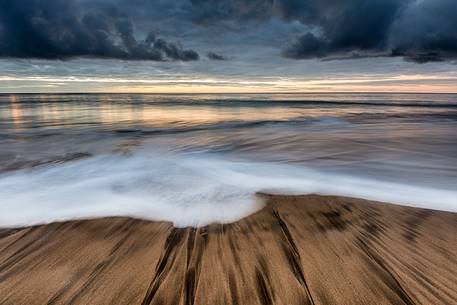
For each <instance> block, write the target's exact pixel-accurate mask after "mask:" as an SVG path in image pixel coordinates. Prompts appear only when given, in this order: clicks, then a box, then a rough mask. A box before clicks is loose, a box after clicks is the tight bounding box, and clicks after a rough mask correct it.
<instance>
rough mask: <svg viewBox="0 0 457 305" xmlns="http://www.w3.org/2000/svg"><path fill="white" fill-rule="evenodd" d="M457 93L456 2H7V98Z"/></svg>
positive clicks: (3, 15) (2, 83)
mask: <svg viewBox="0 0 457 305" xmlns="http://www.w3.org/2000/svg"><path fill="white" fill-rule="evenodd" d="M346 91H350V92H367V91H368V92H457V7H456V4H455V0H345V1H343V0H14V1H11V0H0V92H5V93H8V92H15V93H20V92H110V93H111V92H151V93H213V92H214V93H227V92H228V93H230V92H346Z"/></svg>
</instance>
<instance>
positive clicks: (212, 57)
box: [206, 52, 227, 60]
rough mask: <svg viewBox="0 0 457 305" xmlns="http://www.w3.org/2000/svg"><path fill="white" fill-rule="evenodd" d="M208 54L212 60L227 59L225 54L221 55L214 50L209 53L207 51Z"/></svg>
mask: <svg viewBox="0 0 457 305" xmlns="http://www.w3.org/2000/svg"><path fill="white" fill-rule="evenodd" d="M206 56H208V58H209V59H211V60H226V59H227V58H225V57H224V56H222V55H219V54H217V53H214V52H208V53H206Z"/></svg>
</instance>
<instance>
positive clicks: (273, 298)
mask: <svg viewBox="0 0 457 305" xmlns="http://www.w3.org/2000/svg"><path fill="white" fill-rule="evenodd" d="M261 196H263V197H264V198H265V200H266V201H267V205H266V206H265V208H264V209H262V210H261V211H259V212H257V213H255V214H253V215H251V216H249V217H247V218H245V219H242V220H240V221H238V222H236V223H233V224H225V225H221V224H213V225H210V226H207V227H203V228H173V227H172V226H171V224H169V223H164V222H149V221H145V220H138V219H130V218H122V217H115V218H104V219H94V220H76V221H69V222H62V223H54V224H49V225H43V226H35V227H30V228H19V229H0V304H1V305H22V304H24V305H35V304H36V305H41V304H49V305H57V304H74V305H77V304H81V305H83V304H84V305H87V304H96V305H99V304H107V305H108V304H109V305H114V304H137V305H140V304H141V305H149V304H155V305H160V304H162V305H168V304H170V305H175V304H176V305H214V304H234V305H241V304H249V305H251V304H252V305H260V304H265V305H276V304H282V305H303V304H310V305H324V304H354V305H359V304H360V305H362V304H377V305H384V304H392V305H398V304H405V305H430V304H434V305H435V304H443V305H457V260H456V259H455V257H456V256H457V214H455V213H448V212H439V211H432V210H423V209H415V208H408V207H401V206H395V205H389V204H384V203H374V202H370V201H365V200H359V199H354V198H343V197H335V196H317V195H309V196H296V197H292V196H276V195H275V196H270V195H266V194H262V195H261Z"/></svg>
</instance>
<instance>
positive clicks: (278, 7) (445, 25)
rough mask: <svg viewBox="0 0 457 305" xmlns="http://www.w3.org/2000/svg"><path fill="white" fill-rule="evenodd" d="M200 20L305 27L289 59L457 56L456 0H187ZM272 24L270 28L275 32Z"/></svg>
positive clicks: (433, 58) (288, 49) (290, 47)
mask: <svg viewBox="0 0 457 305" xmlns="http://www.w3.org/2000/svg"><path fill="white" fill-rule="evenodd" d="M190 2H191V4H192V9H191V10H190V12H191V13H192V18H193V19H194V20H196V21H197V22H198V23H201V24H207V25H208V24H209V25H211V24H214V23H218V22H221V21H226V20H236V21H237V22H243V21H262V20H267V19H268V18H278V19H280V20H283V21H284V22H299V23H301V24H303V25H304V26H306V27H308V28H309V30H308V31H306V32H304V33H303V34H302V35H301V36H299V37H297V38H296V39H295V40H294V41H292V42H291V43H290V44H289V45H288V46H286V47H285V48H284V49H283V52H282V55H283V56H284V57H287V58H293V59H309V58H320V59H343V58H359V57H379V56H383V57H391V56H392V57H394V56H401V57H404V58H405V59H406V60H408V61H414V62H419V63H422V62H428V61H442V60H453V59H456V58H457V47H456V44H457V9H456V5H457V4H456V2H455V0H421V1H419V0H345V1H340V0H190ZM274 30H275V29H273V28H272V29H271V31H274Z"/></svg>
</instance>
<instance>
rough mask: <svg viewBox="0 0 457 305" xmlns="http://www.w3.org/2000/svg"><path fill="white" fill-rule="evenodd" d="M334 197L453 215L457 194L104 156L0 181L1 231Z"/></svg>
mask: <svg viewBox="0 0 457 305" xmlns="http://www.w3.org/2000/svg"><path fill="white" fill-rule="evenodd" d="M259 191H269V192H275V193H293V194H307V193H320V194H334V195H345V196H353V197H360V198H366V199H372V200H379V201H387V202H393V203H398V204H404V205H411V206H417V207H424V208H431V209H438V210H448V211H457V191H456V190H440V189H430V188H423V187H417V186H412V185H406V184H404V185H403V184H394V183H389V182H380V181H374V180H366V179H362V178H356V177H350V176H343V175H337V174H334V175H330V174H324V173H319V172H316V171H313V170H309V169H306V168H303V167H301V166H300V167H299V166H292V165H285V164H275V163H254V162H237V161H234V160H227V159H226V160H223V159H220V158H213V157H210V156H208V155H195V154H193V155H183V154H181V155H171V154H152V153H146V152H144V151H143V152H137V153H136V154H134V155H132V156H118V155H104V156H96V157H93V158H90V159H86V160H80V161H75V162H71V163H67V164H62V165H58V166H53V167H42V168H36V169H34V170H27V171H19V172H15V173H13V174H11V173H9V174H3V175H2V176H0V227H18V226H25V225H34V224H42V223H49V222H53V221H61V220H70V219H77V218H78V219H79V218H94V217H105V216H133V217H138V218H144V219H150V220H164V221H171V222H173V224H174V225H175V226H177V227H184V226H202V225H206V224H209V223H212V222H222V223H229V222H233V221H236V220H238V219H241V218H243V217H245V216H247V215H249V214H251V213H253V212H255V211H257V210H258V209H260V208H261V207H262V204H261V203H260V202H259V201H258V200H256V197H255V193H256V192H259Z"/></svg>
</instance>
